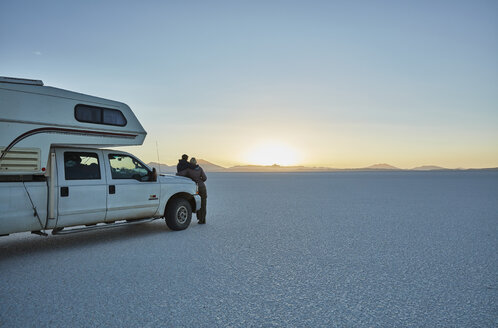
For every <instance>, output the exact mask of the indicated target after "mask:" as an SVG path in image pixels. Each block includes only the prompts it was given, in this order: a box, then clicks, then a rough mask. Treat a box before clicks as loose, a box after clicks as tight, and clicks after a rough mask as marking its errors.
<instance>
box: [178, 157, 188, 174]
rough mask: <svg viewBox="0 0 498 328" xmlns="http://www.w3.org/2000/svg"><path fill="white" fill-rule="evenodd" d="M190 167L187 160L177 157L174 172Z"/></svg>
mask: <svg viewBox="0 0 498 328" xmlns="http://www.w3.org/2000/svg"><path fill="white" fill-rule="evenodd" d="M190 167H191V165H190V163H189V162H188V161H187V160H185V159H179V160H178V164H177V165H176V172H177V173H178V172H180V171H183V170H186V169H188V168H190Z"/></svg>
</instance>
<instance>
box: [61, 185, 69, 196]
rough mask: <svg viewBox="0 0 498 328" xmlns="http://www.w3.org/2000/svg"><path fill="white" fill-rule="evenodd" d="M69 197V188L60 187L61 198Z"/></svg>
mask: <svg viewBox="0 0 498 328" xmlns="http://www.w3.org/2000/svg"><path fill="white" fill-rule="evenodd" d="M67 196H69V187H61V197H67Z"/></svg>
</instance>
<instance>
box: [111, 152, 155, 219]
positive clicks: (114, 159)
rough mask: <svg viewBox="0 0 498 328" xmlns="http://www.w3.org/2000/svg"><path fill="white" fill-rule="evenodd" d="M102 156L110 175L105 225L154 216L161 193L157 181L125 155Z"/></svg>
mask: <svg viewBox="0 0 498 328" xmlns="http://www.w3.org/2000/svg"><path fill="white" fill-rule="evenodd" d="M104 156H105V157H106V166H107V167H108V168H107V172H109V174H107V183H108V185H109V188H108V189H109V190H108V195H107V216H106V221H116V220H122V219H140V218H150V217H152V216H154V214H155V213H156V212H157V209H158V207H159V199H160V195H159V193H160V192H161V189H160V184H159V182H158V181H152V180H153V179H151V174H150V173H151V172H150V171H149V169H148V168H147V167H146V166H145V165H144V164H143V163H142V162H140V161H139V160H138V159H136V158H135V157H133V156H131V155H128V154H121V153H114V152H112V151H104Z"/></svg>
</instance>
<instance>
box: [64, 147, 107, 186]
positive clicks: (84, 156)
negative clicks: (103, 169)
mask: <svg viewBox="0 0 498 328" xmlns="http://www.w3.org/2000/svg"><path fill="white" fill-rule="evenodd" d="M64 174H65V178H66V180H100V167H99V158H98V156H97V154H96V153H84V152H72V151H66V152H64Z"/></svg>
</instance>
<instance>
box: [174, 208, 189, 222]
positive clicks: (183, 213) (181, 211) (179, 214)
mask: <svg viewBox="0 0 498 328" xmlns="http://www.w3.org/2000/svg"><path fill="white" fill-rule="evenodd" d="M187 219H188V210H187V208H186V207H185V206H180V207H178V210H176V221H178V223H180V224H184V223H185V222H187Z"/></svg>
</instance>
